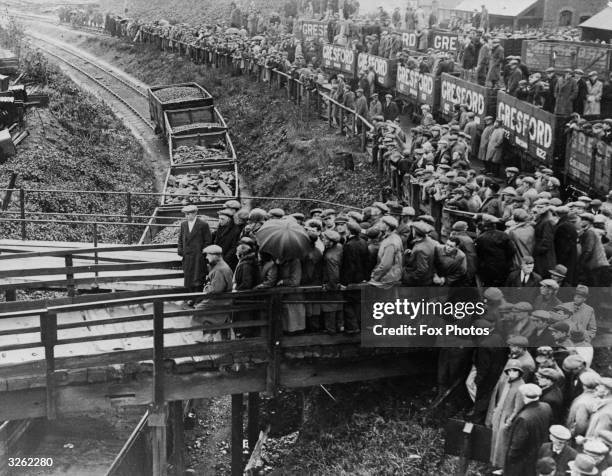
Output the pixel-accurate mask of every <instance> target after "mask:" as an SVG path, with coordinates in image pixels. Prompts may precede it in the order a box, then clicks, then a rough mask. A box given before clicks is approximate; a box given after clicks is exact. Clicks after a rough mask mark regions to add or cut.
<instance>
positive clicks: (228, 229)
mask: <svg viewBox="0 0 612 476" xmlns="http://www.w3.org/2000/svg"><path fill="white" fill-rule="evenodd" d="M217 214H218V215H219V226H218V227H217V230H216V231H215V232H214V233H213V244H215V245H219V246H220V247H221V249H222V250H223V260H224V261H225V262H226V263H227V264H228V266H229V267H230V268H231V269H232V270H234V269H236V265H237V264H238V257H237V256H236V246H237V245H238V240H239V239H240V228H239V227H238V226H237V225H236V224H235V223H234V210H231V209H229V208H224V209H223V210H221V211H220V212H218V213H217Z"/></svg>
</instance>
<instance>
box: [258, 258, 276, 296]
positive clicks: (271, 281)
mask: <svg viewBox="0 0 612 476" xmlns="http://www.w3.org/2000/svg"><path fill="white" fill-rule="evenodd" d="M277 280H278V266H277V265H276V263H275V262H274V261H273V260H270V261H266V262H265V263H264V264H263V265H262V266H261V267H260V269H259V283H260V284H258V285H257V288H258V289H262V288H272V287H274V286H276V281H277Z"/></svg>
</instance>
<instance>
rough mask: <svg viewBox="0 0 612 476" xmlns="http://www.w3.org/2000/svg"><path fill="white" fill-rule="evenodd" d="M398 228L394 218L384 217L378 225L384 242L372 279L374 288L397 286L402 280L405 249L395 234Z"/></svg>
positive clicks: (379, 250) (380, 248) (371, 282)
mask: <svg viewBox="0 0 612 476" xmlns="http://www.w3.org/2000/svg"><path fill="white" fill-rule="evenodd" d="M397 227H398V223H397V220H396V219H395V218H393V217H392V216H384V217H383V218H381V220H380V222H379V223H378V225H377V228H378V229H380V230H381V233H382V235H383V240H382V241H381V243H380V247H379V249H378V257H377V260H376V266H375V267H374V270H373V271H372V276H371V277H370V284H372V285H374V286H378V287H391V286H397V285H398V284H400V282H401V280H402V252H403V247H402V239H401V238H400V237H399V235H398V234H397V233H395V230H396V229H397Z"/></svg>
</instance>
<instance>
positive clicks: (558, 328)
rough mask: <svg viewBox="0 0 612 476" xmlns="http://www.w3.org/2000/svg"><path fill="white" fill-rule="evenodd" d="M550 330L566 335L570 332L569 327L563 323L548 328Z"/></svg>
mask: <svg viewBox="0 0 612 476" xmlns="http://www.w3.org/2000/svg"><path fill="white" fill-rule="evenodd" d="M550 329H551V330H553V331H559V332H565V333H566V334H567V333H568V332H569V330H570V325H569V324H568V323H567V322H565V321H559V322H555V323H554V324H553V325H552V326H550Z"/></svg>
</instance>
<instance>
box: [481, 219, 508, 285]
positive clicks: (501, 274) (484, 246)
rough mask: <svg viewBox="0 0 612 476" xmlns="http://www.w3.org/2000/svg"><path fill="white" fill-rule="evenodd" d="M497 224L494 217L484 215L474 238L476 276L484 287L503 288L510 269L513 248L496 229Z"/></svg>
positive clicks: (504, 235)
mask: <svg viewBox="0 0 612 476" xmlns="http://www.w3.org/2000/svg"><path fill="white" fill-rule="evenodd" d="M498 222H499V220H498V219H497V218H496V217H494V216H492V215H488V214H484V215H483V216H482V221H481V225H480V226H479V229H480V234H479V235H478V238H476V252H477V257H478V261H477V266H478V276H479V278H480V280H481V281H482V283H483V285H484V286H485V287H489V286H496V287H502V286H504V285H505V283H506V280H507V279H508V275H509V274H510V270H511V269H512V261H513V257H514V246H513V245H512V242H511V241H510V237H509V236H508V235H507V234H506V233H504V232H503V231H500V230H498V229H497V223H498Z"/></svg>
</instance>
